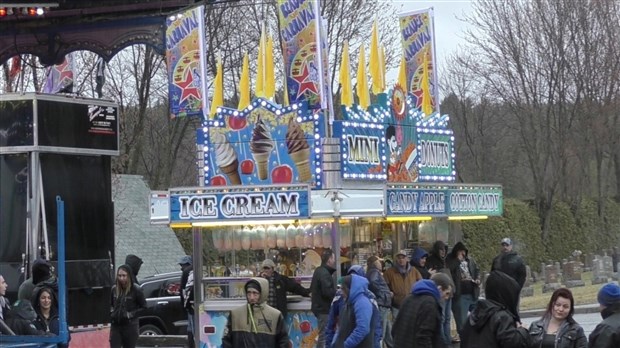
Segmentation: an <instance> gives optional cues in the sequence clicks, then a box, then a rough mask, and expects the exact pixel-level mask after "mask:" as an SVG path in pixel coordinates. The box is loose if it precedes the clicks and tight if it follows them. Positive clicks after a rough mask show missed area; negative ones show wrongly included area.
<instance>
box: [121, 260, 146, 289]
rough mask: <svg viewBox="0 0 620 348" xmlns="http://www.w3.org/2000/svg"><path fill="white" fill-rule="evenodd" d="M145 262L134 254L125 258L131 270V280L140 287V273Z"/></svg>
mask: <svg viewBox="0 0 620 348" xmlns="http://www.w3.org/2000/svg"><path fill="white" fill-rule="evenodd" d="M143 263H144V262H143V261H142V259H141V258H139V257H138V256H136V255H134V254H129V255H127V257H125V264H126V265H127V266H129V267H130V268H131V280H133V283H134V284H136V285H140V283H139V282H138V272H140V267H142V264H143Z"/></svg>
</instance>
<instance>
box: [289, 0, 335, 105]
mask: <svg viewBox="0 0 620 348" xmlns="http://www.w3.org/2000/svg"><path fill="white" fill-rule="evenodd" d="M278 14H279V20H280V27H281V28H282V30H281V34H282V38H283V40H284V43H283V45H284V47H283V49H284V52H283V55H284V68H285V75H286V85H287V90H288V96H289V102H290V103H291V104H295V103H298V102H301V101H306V102H308V108H310V109H320V108H324V107H325V106H326V105H327V101H326V100H324V95H323V94H322V92H323V90H324V87H323V85H324V82H323V79H324V76H323V72H322V71H323V70H324V69H322V65H323V64H324V63H323V61H322V53H321V51H322V50H321V45H322V44H321V30H320V26H319V16H320V13H319V11H318V5H317V0H278ZM325 44H326V43H325ZM327 97H329V96H327Z"/></svg>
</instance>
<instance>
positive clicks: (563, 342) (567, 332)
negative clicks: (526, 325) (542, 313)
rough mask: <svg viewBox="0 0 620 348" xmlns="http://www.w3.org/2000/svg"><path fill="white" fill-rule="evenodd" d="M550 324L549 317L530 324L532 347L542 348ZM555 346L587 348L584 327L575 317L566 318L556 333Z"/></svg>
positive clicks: (561, 347) (560, 347)
mask: <svg viewBox="0 0 620 348" xmlns="http://www.w3.org/2000/svg"><path fill="white" fill-rule="evenodd" d="M548 324H549V319H548V318H542V319H540V320H537V321H535V322H533V323H532V324H531V325H530V329H529V330H528V331H529V332H530V348H540V347H541V346H542V341H543V337H544V335H545V332H546V331H547V329H546V328H547V326H548ZM555 337H556V338H555V348H587V347H588V339H587V338H586V334H585V333H584V331H583V328H582V327H581V326H580V325H579V324H577V323H576V322H575V321H574V320H573V319H567V320H565V321H564V322H563V323H562V325H561V326H560V328H559V329H558V332H557V334H556V335H555Z"/></svg>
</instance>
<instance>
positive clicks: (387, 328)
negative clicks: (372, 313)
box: [379, 306, 396, 348]
mask: <svg viewBox="0 0 620 348" xmlns="http://www.w3.org/2000/svg"><path fill="white" fill-rule="evenodd" d="M379 312H380V313H381V329H382V330H383V345H384V346H385V347H387V348H392V347H393V346H394V342H393V341H392V318H390V313H391V310H390V308H389V307H381V306H379ZM394 318H396V316H394Z"/></svg>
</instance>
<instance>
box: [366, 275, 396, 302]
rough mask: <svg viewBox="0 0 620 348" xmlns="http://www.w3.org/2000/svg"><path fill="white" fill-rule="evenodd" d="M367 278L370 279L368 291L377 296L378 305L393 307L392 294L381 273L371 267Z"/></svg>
mask: <svg viewBox="0 0 620 348" xmlns="http://www.w3.org/2000/svg"><path fill="white" fill-rule="evenodd" d="M366 278H367V279H368V289H369V290H370V291H371V292H372V293H373V294H375V297H376V298H377V304H378V305H379V306H381V307H391V306H392V294H391V293H390V287H389V286H388V285H387V282H386V281H385V278H383V275H382V274H381V271H380V270H379V269H377V268H376V267H374V266H369V267H368V273H367V274H366Z"/></svg>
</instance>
